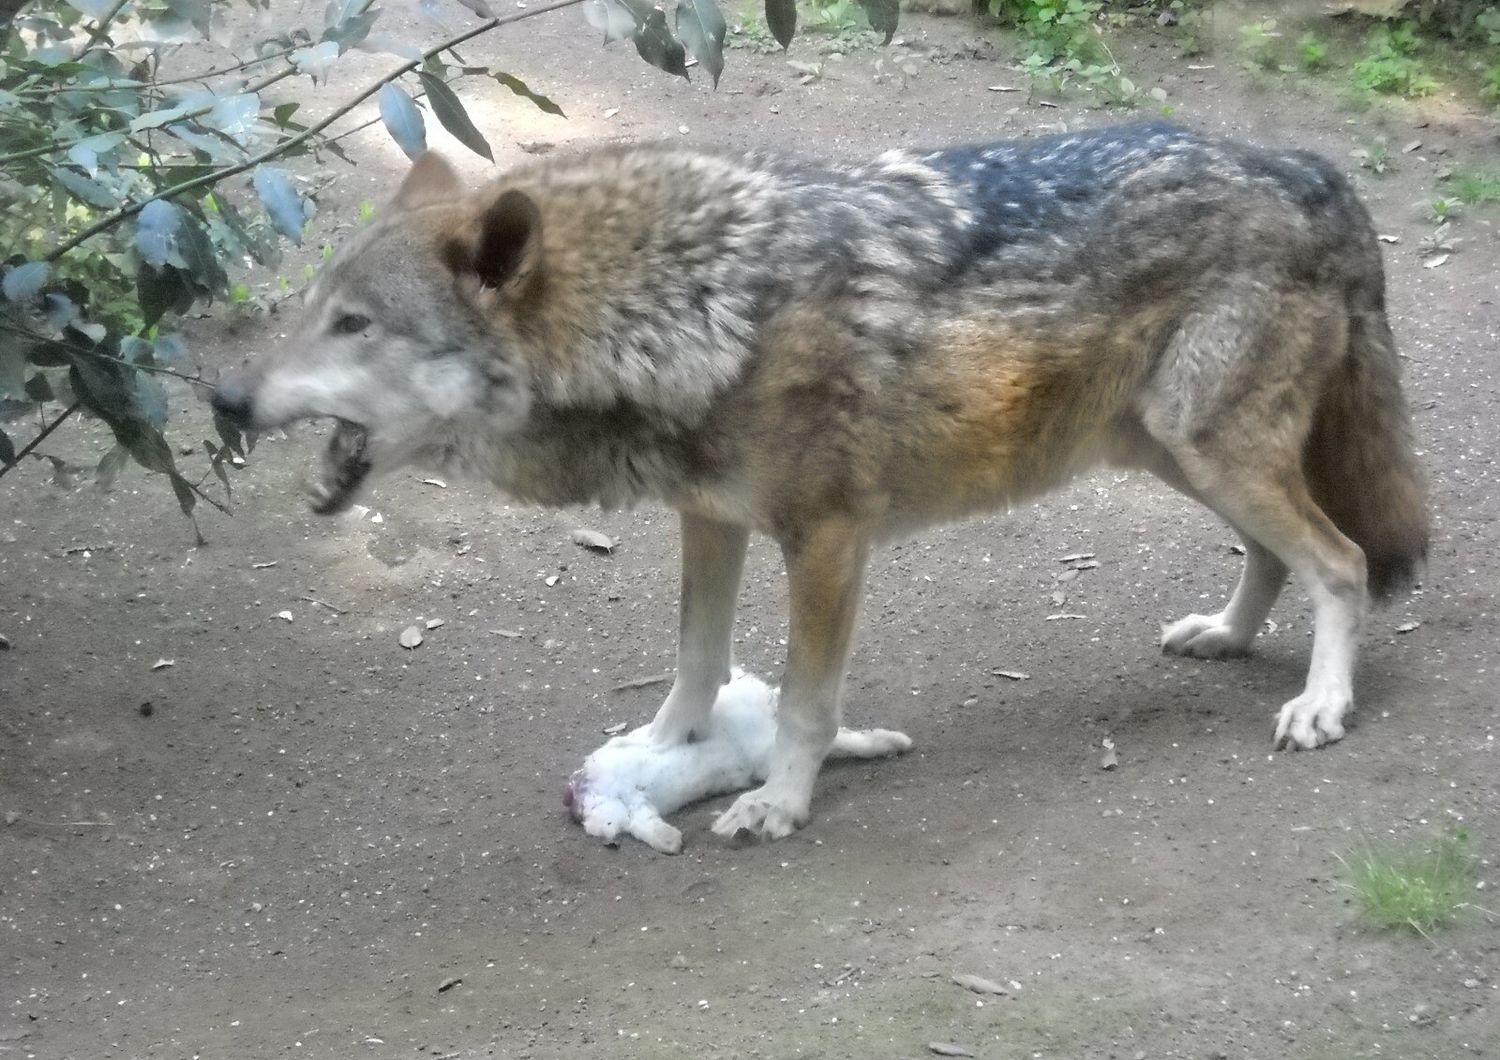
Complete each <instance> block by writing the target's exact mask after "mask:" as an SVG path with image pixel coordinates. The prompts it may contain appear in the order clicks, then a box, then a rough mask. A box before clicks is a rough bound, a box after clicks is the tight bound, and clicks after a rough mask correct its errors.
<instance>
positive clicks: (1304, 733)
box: [1275, 689, 1352, 751]
mask: <svg viewBox="0 0 1500 1060" xmlns="http://www.w3.org/2000/svg"><path fill="white" fill-rule="evenodd" d="M1351 706H1352V703H1351V701H1350V697H1349V694H1348V693H1346V692H1336V691H1335V692H1329V691H1322V690H1319V691H1316V692H1315V691H1313V690H1311V689H1309V690H1308V691H1306V692H1303V693H1302V694H1301V695H1300V696H1298V697H1297V698H1296V699H1294V700H1292V701H1291V702H1290V703H1288V704H1287V705H1286V706H1284V707H1282V708H1281V713H1280V714H1278V715H1277V716H1276V743H1275V746H1276V747H1277V748H1278V749H1279V748H1282V747H1286V748H1289V749H1291V750H1294V751H1311V750H1312V749H1313V748H1315V747H1322V746H1323V745H1324V744H1329V743H1333V742H1334V741H1335V740H1342V739H1343V738H1344V715H1345V714H1346V713H1348V711H1349V708H1350V707H1351Z"/></svg>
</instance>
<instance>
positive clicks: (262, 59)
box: [22, 47, 297, 95]
mask: <svg viewBox="0 0 1500 1060" xmlns="http://www.w3.org/2000/svg"><path fill="white" fill-rule="evenodd" d="M296 50H297V48H296V47H291V48H281V49H280V50H278V51H274V52H267V53H266V54H265V55H261V56H258V57H256V58H254V59H246V60H245V61H244V62H239V63H235V64H234V65H233V66H221V67H219V68H218V69H216V70H205V71H203V72H202V73H201V74H192V75H190V76H187V77H173V78H169V79H168V80H166V81H150V82H145V81H129V80H123V81H114V80H112V81H93V82H90V83H89V84H87V85H78V86H76V87H74V88H70V89H68V91H69V92H114V91H117V90H119V89H122V88H124V89H129V88H161V87H162V86H163V85H185V84H189V83H191V82H194V81H206V80H208V79H209V78H210V77H223V76H224V75H225V74H232V73H235V72H236V71H239V70H248V69H249V68H250V67H252V66H260V65H261V64H262V63H270V62H275V61H276V60H277V59H280V58H282V57H283V56H287V55H291V54H292V52H294V51H296ZM22 94H23V95H29V94H31V93H30V92H26V93H22Z"/></svg>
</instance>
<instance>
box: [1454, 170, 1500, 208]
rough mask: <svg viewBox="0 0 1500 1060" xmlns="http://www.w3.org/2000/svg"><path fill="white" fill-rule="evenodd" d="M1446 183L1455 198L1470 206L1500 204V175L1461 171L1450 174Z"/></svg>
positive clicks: (1477, 171)
mask: <svg viewBox="0 0 1500 1060" xmlns="http://www.w3.org/2000/svg"><path fill="white" fill-rule="evenodd" d="M1445 183H1446V184H1447V185H1448V188H1449V190H1450V191H1452V193H1453V198H1455V199H1457V200H1459V201H1460V202H1463V203H1466V204H1468V205H1470V206H1481V205H1483V204H1485V203H1491V202H1500V173H1492V172H1481V171H1479V170H1459V171H1457V172H1455V173H1452V174H1450V175H1449V176H1448V178H1447V179H1446V181H1445Z"/></svg>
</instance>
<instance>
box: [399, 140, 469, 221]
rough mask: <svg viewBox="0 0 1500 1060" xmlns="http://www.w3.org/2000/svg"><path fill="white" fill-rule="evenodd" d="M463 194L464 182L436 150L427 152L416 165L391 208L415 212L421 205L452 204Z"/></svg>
mask: <svg viewBox="0 0 1500 1060" xmlns="http://www.w3.org/2000/svg"><path fill="white" fill-rule="evenodd" d="M462 193H463V182H462V181H460V180H459V179H458V173H457V171H456V170H454V168H453V166H452V164H451V163H450V162H449V161H448V160H447V159H446V158H444V157H443V156H442V155H440V154H438V153H437V152H436V151H427V152H425V153H423V154H422V155H421V157H419V158H418V159H417V160H416V161H415V162H413V163H412V166H411V169H410V170H408V171H407V174H406V179H405V180H403V181H402V182H401V187H400V188H398V189H397V190H396V198H395V199H393V200H392V202H391V205H392V206H394V207H395V208H396V209H397V210H414V209H416V208H417V207H418V206H431V205H433V204H434V203H440V202H450V203H451V202H452V201H453V200H454V199H456V198H458V196H459V195H461V194H462Z"/></svg>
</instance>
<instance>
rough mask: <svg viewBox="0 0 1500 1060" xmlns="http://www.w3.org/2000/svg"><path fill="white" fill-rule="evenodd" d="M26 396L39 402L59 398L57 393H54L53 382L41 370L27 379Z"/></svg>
mask: <svg viewBox="0 0 1500 1060" xmlns="http://www.w3.org/2000/svg"><path fill="white" fill-rule="evenodd" d="M26 396H27V397H29V398H30V399H31V400H32V401H37V402H41V401H56V400H57V395H56V394H54V393H52V384H51V383H50V382H49V381H48V379H47V377H46V376H45V375H43V374H42V373H41V372H38V373H37V374H36V375H34V376H32V377H31V378H30V379H28V380H26Z"/></svg>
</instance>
